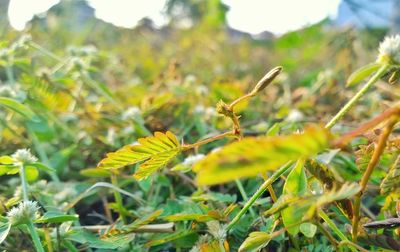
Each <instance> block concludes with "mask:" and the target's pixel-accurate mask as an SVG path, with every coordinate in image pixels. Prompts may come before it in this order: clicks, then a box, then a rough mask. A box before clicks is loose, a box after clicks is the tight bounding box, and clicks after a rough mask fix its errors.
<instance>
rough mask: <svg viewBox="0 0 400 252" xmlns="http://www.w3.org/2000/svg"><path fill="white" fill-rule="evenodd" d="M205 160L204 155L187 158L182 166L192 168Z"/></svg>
mask: <svg viewBox="0 0 400 252" xmlns="http://www.w3.org/2000/svg"><path fill="white" fill-rule="evenodd" d="M203 158H204V155H203V154H197V155H192V156H188V157H187V158H185V160H184V161H183V163H182V164H183V165H184V166H186V167H190V166H192V165H193V164H195V163H196V162H198V161H200V160H202V159H203Z"/></svg>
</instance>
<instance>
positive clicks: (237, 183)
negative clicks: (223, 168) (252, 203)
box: [235, 179, 256, 217]
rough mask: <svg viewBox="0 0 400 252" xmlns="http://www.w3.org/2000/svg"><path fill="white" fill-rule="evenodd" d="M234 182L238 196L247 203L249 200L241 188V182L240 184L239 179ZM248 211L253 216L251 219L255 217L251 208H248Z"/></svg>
mask: <svg viewBox="0 0 400 252" xmlns="http://www.w3.org/2000/svg"><path fill="white" fill-rule="evenodd" d="M235 182H236V186H237V187H238V189H239V192H240V194H241V195H242V198H243V200H244V201H248V200H249V197H247V194H246V191H245V190H244V188H243V184H242V182H240V180H239V179H235ZM249 211H250V214H251V216H253V217H255V216H256V213H255V212H254V210H253V208H251V207H250V208H249Z"/></svg>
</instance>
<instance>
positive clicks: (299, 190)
mask: <svg viewBox="0 0 400 252" xmlns="http://www.w3.org/2000/svg"><path fill="white" fill-rule="evenodd" d="M303 165H304V160H302V159H300V160H299V161H297V164H296V167H295V168H294V169H293V170H292V171H291V172H290V173H289V175H288V177H287V179H286V182H285V185H284V186H283V195H290V196H294V197H298V196H302V195H304V194H305V193H306V190H307V177H306V173H305V171H304V166H303ZM303 211H305V209H299V208H298V207H296V206H294V205H289V206H288V207H287V208H285V209H284V210H283V211H282V220H283V224H284V225H285V227H286V228H287V231H288V232H289V233H290V234H291V235H296V234H297V233H298V232H299V226H298V225H296V224H299V225H300V223H301V221H302V219H303V217H304V212H303ZM293 225H295V226H293Z"/></svg>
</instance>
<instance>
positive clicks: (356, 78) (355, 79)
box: [346, 63, 382, 87]
mask: <svg viewBox="0 0 400 252" xmlns="http://www.w3.org/2000/svg"><path fill="white" fill-rule="evenodd" d="M381 65H382V64H380V63H371V64H368V65H365V66H362V67H360V68H359V69H357V70H356V71H354V72H353V73H352V74H351V75H350V76H349V78H348V79H347V83H346V85H347V86H348V87H350V86H353V85H354V84H357V83H359V82H360V81H362V80H364V79H365V78H367V77H368V76H370V75H371V74H372V73H374V72H375V71H377V70H378V69H379V68H380V67H381Z"/></svg>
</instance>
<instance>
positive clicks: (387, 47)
mask: <svg viewBox="0 0 400 252" xmlns="http://www.w3.org/2000/svg"><path fill="white" fill-rule="evenodd" d="M377 61H378V62H381V63H392V64H400V35H395V36H390V37H386V38H385V39H384V40H383V41H382V42H381V43H380V45H379V55H378V59H377Z"/></svg>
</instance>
